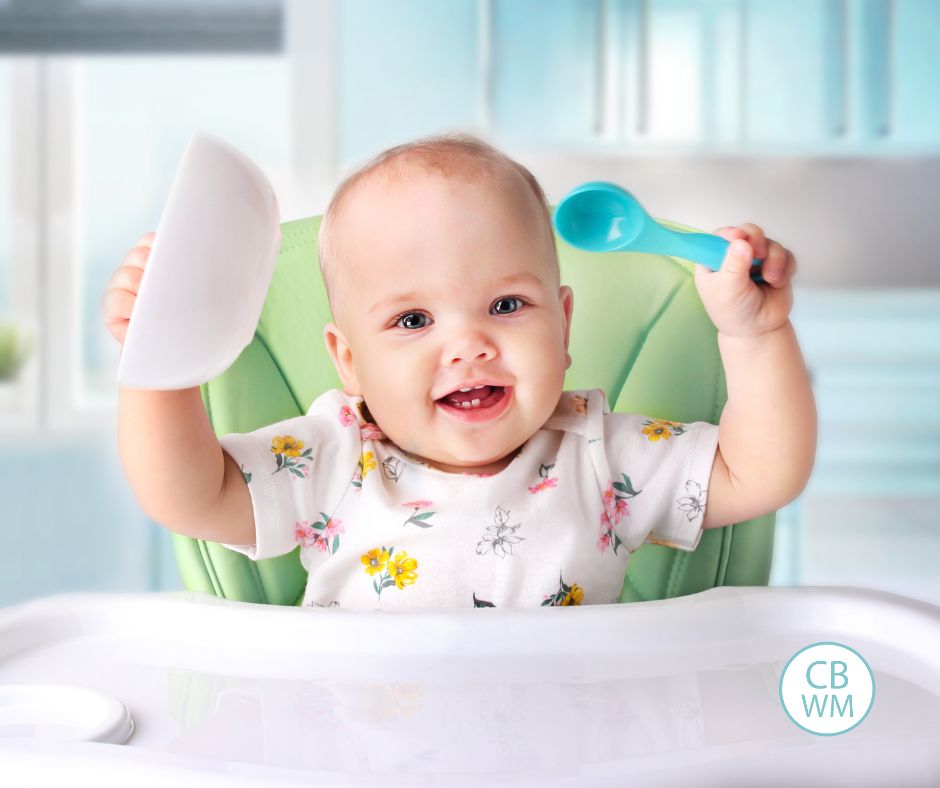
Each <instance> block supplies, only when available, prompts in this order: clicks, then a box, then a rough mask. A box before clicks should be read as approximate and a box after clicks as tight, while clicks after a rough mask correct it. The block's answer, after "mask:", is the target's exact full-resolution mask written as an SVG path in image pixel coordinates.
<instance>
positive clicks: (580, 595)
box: [558, 583, 584, 605]
mask: <svg viewBox="0 0 940 788" xmlns="http://www.w3.org/2000/svg"><path fill="white" fill-rule="evenodd" d="M583 599H584V589H583V588H581V586H579V585H578V584H577V583H572V584H571V590H570V591H568V593H567V594H565V595H564V596H563V597H562V598H561V601H560V602H559V603H558V604H559V605H580V604H581V602H582V600H583Z"/></svg>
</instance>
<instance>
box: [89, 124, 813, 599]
mask: <svg viewBox="0 0 940 788" xmlns="http://www.w3.org/2000/svg"><path fill="white" fill-rule="evenodd" d="M717 232H718V234H719V235H721V236H722V237H724V238H726V239H727V240H729V241H731V242H732V243H731V246H730V248H729V250H728V254H727V256H726V258H725V259H724V261H723V263H722V266H721V269H720V270H719V271H710V270H708V269H706V268H704V267H703V266H697V268H696V271H695V283H696V286H697V288H698V292H699V294H700V296H701V299H702V301H703V303H704V306H705V309H706V310H707V312H708V315H709V317H710V318H711V320H712V321H713V322H714V324H715V326H716V327H717V329H718V342H719V347H720V352H721V357H722V361H723V364H724V368H725V373H726V377H727V388H728V401H727V404H726V406H725V408H724V411H723V413H722V415H721V419H720V424H719V425H718V426H715V425H711V424H707V423H704V422H696V423H690V424H679V423H675V422H669V421H662V420H656V419H648V418H644V417H643V416H639V415H634V414H626V413H611V412H610V409H609V407H608V404H607V402H606V400H605V397H604V393H603V392H602V391H601V390H585V391H563V386H564V378H565V370H566V369H567V368H568V367H569V366H570V364H571V357H570V355H568V339H569V331H570V327H571V320H572V312H573V293H572V291H571V288H570V287H567V286H565V285H562V284H561V283H560V281H559V269H558V258H557V254H556V250H555V239H554V235H553V232H552V227H551V220H550V215H549V211H548V207H547V205H546V201H545V197H544V194H543V193H542V190H541V188H540V186H539V185H538V183H537V181H536V180H535V178H534V177H533V176H532V175H531V173H529V172H528V170H526V169H525V168H524V167H522V166H521V165H519V164H518V163H516V162H514V161H512V160H511V159H509V158H508V157H506V156H504V155H503V154H502V153H500V152H499V151H497V150H495V149H494V148H492V147H490V146H489V145H487V144H485V143H483V142H481V141H479V140H476V139H474V138H472V137H465V136H453V137H437V138H429V139H425V140H420V141H418V142H416V143H411V144H408V145H402V146H399V147H397V148H393V149H391V150H389V151H386V152H384V153H383V154H381V155H379V156H378V157H376V158H375V159H373V160H372V161H370V162H369V163H367V164H366V165H365V166H363V167H362V168H361V169H360V170H358V171H357V172H355V173H354V174H353V175H352V176H350V177H349V178H347V180H346V181H345V182H344V183H343V184H342V185H341V186H340V187H339V189H338V190H337V192H336V194H335V196H334V197H333V200H332V201H331V203H330V205H329V207H328V209H327V211H326V214H325V217H324V220H323V224H322V227H321V230H320V237H319V257H320V265H321V270H322V273H323V277H324V281H325V283H326V286H327V292H328V294H329V301H330V306H331V309H332V314H333V317H334V320H335V322H333V323H330V324H329V325H327V326H326V327H325V328H324V340H325V342H326V346H327V349H328V351H329V353H330V356H331V357H332V359H333V362H334V364H335V366H336V370H337V372H338V373H339V376H340V378H341V379H342V383H343V391H339V390H335V389H334V390H331V391H328V392H326V393H325V394H323V395H322V396H320V397H319V398H318V399H317V400H316V401H315V402H314V403H313V404H312V405H311V406H310V409H309V411H308V412H307V414H306V415H305V416H301V417H298V418H295V419H291V420H288V421H285V422H282V423H279V424H275V425H272V426H270V427H266V428H263V429H260V430H258V431H256V432H254V433H250V434H241V435H227V436H224V437H222V438H221V439H217V438H216V436H215V435H214V433H213V431H212V428H211V427H210V424H209V420H208V418H207V416H206V412H205V409H204V407H203V404H202V400H201V397H200V392H199V389H198V388H192V389H187V390H182V391H144V390H135V389H122V390H121V391H120V396H119V418H118V422H119V445H120V450H121V457H122V461H123V464H124V468H125V471H126V473H127V476H128V479H129V481H130V483H131V486H132V488H133V490H134V492H135V494H136V496H137V498H138V500H139V502H140V504H141V506H142V507H143V509H144V510H145V511H146V512H147V513H148V514H149V515H150V516H151V517H152V518H153V519H155V520H156V521H158V522H160V523H161V524H163V525H164V526H166V527H167V528H170V529H171V530H173V531H176V532H178V533H181V534H185V535H187V536H191V537H195V538H198V539H207V540H211V541H216V542H220V543H223V544H225V545H226V546H227V547H229V548H230V549H233V550H237V551H239V552H243V553H245V554H246V555H248V556H249V557H251V558H252V559H261V558H268V557H272V556H275V555H281V554H284V553H288V552H290V551H292V550H294V549H295V548H297V547H298V545H299V546H300V558H301V561H302V563H303V565H304V567H305V568H306V569H307V571H308V582H307V588H306V593H305V596H304V602H305V604H307V605H314V606H340V607H344V608H350V609H359V610H375V609H385V610H396V609H413V608H420V607H459V606H479V607H490V606H498V607H502V606H538V605H575V604H587V603H611V602H616V601H617V600H618V599H619V596H620V593H621V589H622V586H623V579H624V574H625V571H626V566H627V561H628V558H629V556H630V554H631V553H632V552H633V551H634V550H636V549H637V548H638V547H639V546H640V545H641V544H643V543H644V542H656V543H660V544H666V545H669V546H670V547H675V548H679V549H683V550H694V549H695V547H696V546H697V545H698V542H699V539H700V537H701V532H702V529H703V528H716V527H720V526H725V525H729V524H731V523H738V522H741V521H743V520H747V519H750V518H752V517H755V516H758V515H760V514H763V513H766V512H769V511H772V510H774V509H776V508H778V507H780V506H783V505H784V504H786V503H787V502H789V501H791V500H792V499H793V498H795V497H796V496H797V495H798V494H799V493H800V491H801V490H802V489H803V487H804V485H805V484H806V481H807V479H808V476H809V472H810V469H811V466H812V462H813V455H814V452H815V445H816V412H815V406H814V401H813V395H812V391H811V388H810V385H809V380H808V376H807V372H806V369H805V367H804V364H803V361H802V358H801V354H800V350H799V347H798V345H797V341H796V338H795V335H794V332H793V328H792V326H791V325H790V323H789V321H788V315H789V312H790V308H791V305H792V289H791V278H792V277H793V274H794V272H795V270H796V263H795V260H794V257H793V255H792V254H791V253H790V252H789V251H788V250H787V249H785V248H784V247H782V246H781V245H780V244H779V243H776V242H774V241H771V240H769V239H768V238H766V237H765V236H764V233H763V232H762V231H761V229H760V228H759V227H756V226H755V225H753V224H746V225H742V226H740V227H737V228H730V227H726V228H722V229H721V230H719V231H717ZM152 241H153V236H152V234H151V235H147V236H144V238H143V239H141V241H140V244H139V245H138V246H137V247H135V248H134V249H133V250H131V251H130V252H129V253H128V255H127V257H126V258H125V260H124V263H123V264H122V266H121V267H120V268H119V269H118V270H117V271H116V273H115V274H114V276H113V277H112V279H111V282H110V283H109V286H108V289H107V291H106V293H105V296H104V299H103V313H104V320H105V324H106V325H107V326H108V328H109V329H110V330H111V332H112V333H113V334H114V336H115V337H116V338H117V339H118V341H119V342H123V338H124V334H125V332H126V328H127V322H128V319H129V316H130V314H131V309H132V307H133V303H134V299H135V297H136V293H137V289H138V286H139V283H140V279H141V276H142V273H143V269H144V266H145V264H146V261H147V256H148V254H149V251H150V247H151V245H152ZM755 256H756V257H759V258H762V259H763V260H764V263H763V266H762V272H763V276H764V279H765V280H766V282H767V284H765V285H761V286H759V285H756V284H754V283H753V282H752V281H751V279H750V277H749V272H750V261H751V259H752V257H755ZM623 275H624V276H628V275H629V272H628V271H626V270H625V271H624V273H623Z"/></svg>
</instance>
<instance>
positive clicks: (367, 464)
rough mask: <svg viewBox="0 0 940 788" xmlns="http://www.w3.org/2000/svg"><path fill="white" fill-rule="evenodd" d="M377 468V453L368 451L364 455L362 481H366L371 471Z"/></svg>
mask: <svg viewBox="0 0 940 788" xmlns="http://www.w3.org/2000/svg"><path fill="white" fill-rule="evenodd" d="M375 468H376V465H375V452H371V451H367V452H366V453H365V454H363V455H362V479H363V481H365V478H366V476H368V475H369V471H374V470H375Z"/></svg>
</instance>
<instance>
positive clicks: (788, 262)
mask: <svg viewBox="0 0 940 788" xmlns="http://www.w3.org/2000/svg"><path fill="white" fill-rule="evenodd" d="M761 269H762V270H761V273H762V275H763V277H764V281H766V282H767V283H768V284H769V285H771V286H773V287H785V286H786V285H787V284H789V282H790V280H791V279H792V278H793V275H794V274H795V273H796V257H794V255H793V252H791V251H790V250H789V249H787V248H785V247H784V246H781V245H780V244H778V243H777V242H776V241H771V242H770V246H769V248H768V250H767V259H766V260H764V263H763V265H762V266H761Z"/></svg>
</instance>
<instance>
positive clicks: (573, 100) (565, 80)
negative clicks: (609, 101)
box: [489, 0, 602, 144]
mask: <svg viewBox="0 0 940 788" xmlns="http://www.w3.org/2000/svg"><path fill="white" fill-rule="evenodd" d="M599 9H600V4H599V3H598V2H596V0H496V2H494V3H493V4H492V17H491V19H490V30H489V36H490V51H491V53H492V55H491V56H492V61H491V66H490V69H491V71H490V80H491V85H490V88H489V90H490V94H491V98H492V118H491V122H492V128H493V131H494V132H495V133H496V134H497V135H498V136H499V137H501V138H503V139H507V138H511V139H521V140H525V141H526V142H527V143H535V144H541V143H551V142H560V143H565V142H569V143H570V142H578V143H585V142H589V141H590V140H591V139H592V138H593V136H594V134H595V131H596V111H597V104H598V86H597V78H598V47H599V42H600V39H601V35H602V31H600V30H599V27H598V22H599V19H598V13H599Z"/></svg>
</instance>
